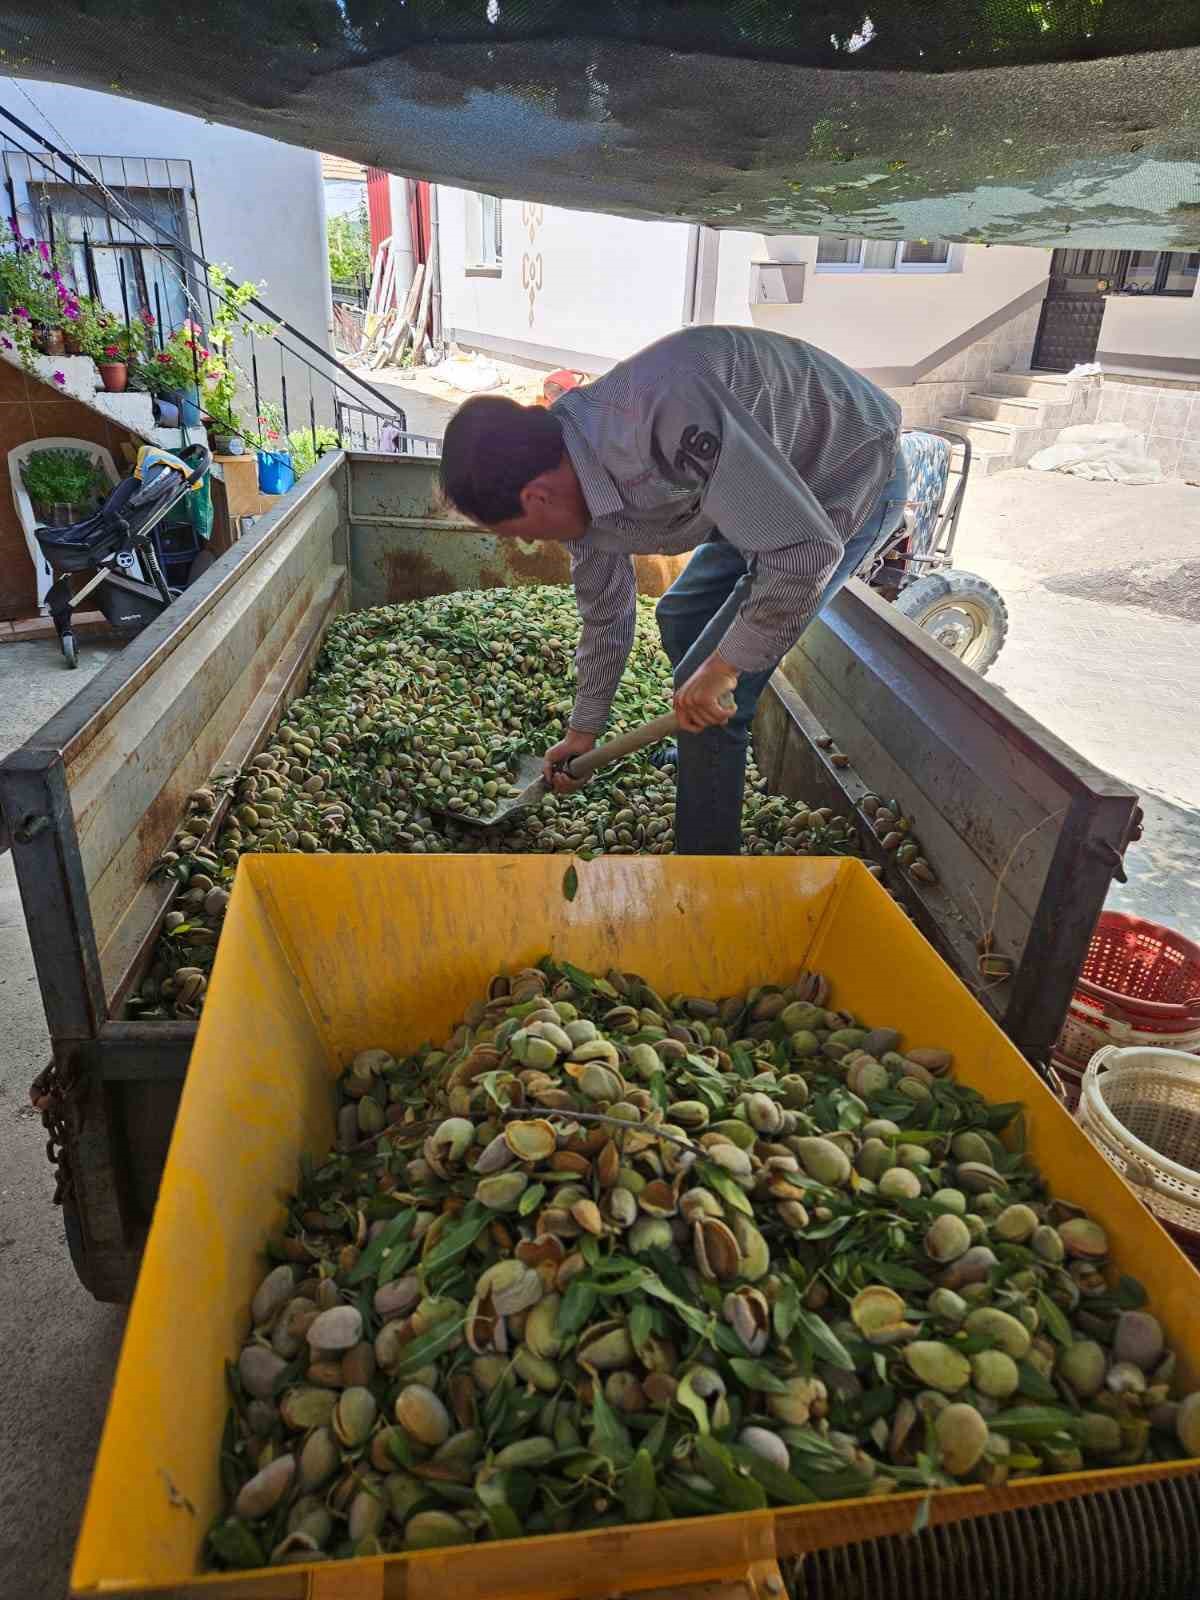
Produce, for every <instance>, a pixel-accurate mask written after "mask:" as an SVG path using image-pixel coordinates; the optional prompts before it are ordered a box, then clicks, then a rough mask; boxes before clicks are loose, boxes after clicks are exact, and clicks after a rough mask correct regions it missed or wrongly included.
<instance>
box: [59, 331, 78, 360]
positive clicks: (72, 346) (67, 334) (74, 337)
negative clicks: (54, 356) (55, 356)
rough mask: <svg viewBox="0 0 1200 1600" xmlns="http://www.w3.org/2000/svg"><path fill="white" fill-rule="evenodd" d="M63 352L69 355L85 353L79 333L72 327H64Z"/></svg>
mask: <svg viewBox="0 0 1200 1600" xmlns="http://www.w3.org/2000/svg"><path fill="white" fill-rule="evenodd" d="M63 354H64V355H68V356H81V355H82V354H83V345H82V344H81V343H80V339H79V335H78V334H77V333H76V332H75V331H74V330H73V329H71V328H64V329H63Z"/></svg>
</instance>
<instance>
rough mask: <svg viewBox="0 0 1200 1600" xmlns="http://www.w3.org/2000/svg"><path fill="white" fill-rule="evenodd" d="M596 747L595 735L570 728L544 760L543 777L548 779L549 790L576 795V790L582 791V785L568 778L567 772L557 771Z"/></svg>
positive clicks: (547, 752)
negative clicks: (573, 758)
mask: <svg viewBox="0 0 1200 1600" xmlns="http://www.w3.org/2000/svg"><path fill="white" fill-rule="evenodd" d="M595 747H596V735H595V734H594V733H581V732H580V730H579V729H578V728H568V729H567V733H566V737H565V738H564V739H560V740H559V741H558V743H557V744H556V745H554V746H553V747H552V748H551V749H549V750H547V751H546V754H545V756H544V757H543V758H542V775H543V776H544V778H545V779H546V784H547V787H548V788H551V789H553V790H554V792H555V794H574V792H575V790H576V789H582V787H583V785H582V784H581V783H576V782H575V781H574V779H572V778H568V777H567V775H566V773H565V772H559V771H557V770H556V769H557V768H559V767H561V766H563V765H564V763H566V762H568V761H570V759H571V757H572V756H581V755H583V754H584V752H585V751H587V750H594V749H595Z"/></svg>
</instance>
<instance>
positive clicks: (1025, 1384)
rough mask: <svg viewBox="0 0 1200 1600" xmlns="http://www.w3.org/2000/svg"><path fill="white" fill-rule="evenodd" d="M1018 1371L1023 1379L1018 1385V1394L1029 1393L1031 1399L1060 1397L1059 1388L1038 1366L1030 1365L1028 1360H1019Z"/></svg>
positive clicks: (1054, 1398)
mask: <svg viewBox="0 0 1200 1600" xmlns="http://www.w3.org/2000/svg"><path fill="white" fill-rule="evenodd" d="M1017 1373H1018V1375H1019V1377H1020V1380H1021V1381H1020V1383H1019V1384H1018V1385H1017V1393H1018V1394H1023V1395H1028V1397H1029V1398H1030V1399H1031V1400H1051V1401H1053V1400H1057V1399H1058V1390H1057V1389H1056V1388H1055V1387H1054V1385H1053V1384H1052V1383H1051V1382H1050V1380H1049V1378H1047V1377H1045V1376H1044V1375H1043V1374H1042V1373H1040V1372H1039V1371H1038V1369H1037V1368H1036V1367H1032V1366H1030V1364H1029V1362H1028V1361H1018V1362H1017Z"/></svg>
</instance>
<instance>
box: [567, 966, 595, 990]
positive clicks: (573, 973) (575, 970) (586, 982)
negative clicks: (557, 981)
mask: <svg viewBox="0 0 1200 1600" xmlns="http://www.w3.org/2000/svg"><path fill="white" fill-rule="evenodd" d="M562 974H563V977H564V978H566V979H567V980H568V981H569V982H570V983H571V984H572V985H573V986H574V987H575V988H576V989H582V991H583V993H584V994H591V993H592V992H593V990H594V989H595V988H596V980H595V978H593V977H592V976H591V975H590V974H589V973H586V972H584V971H582V969H581V968H579V967H573V966H572V965H571V963H570V962H569V961H564V962H563V963H562Z"/></svg>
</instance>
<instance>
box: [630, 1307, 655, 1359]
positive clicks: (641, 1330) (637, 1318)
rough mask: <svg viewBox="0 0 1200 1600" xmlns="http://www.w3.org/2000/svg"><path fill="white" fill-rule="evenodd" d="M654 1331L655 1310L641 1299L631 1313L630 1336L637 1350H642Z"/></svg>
mask: <svg viewBox="0 0 1200 1600" xmlns="http://www.w3.org/2000/svg"><path fill="white" fill-rule="evenodd" d="M653 1332H654V1310H653V1308H652V1307H651V1306H649V1305H647V1303H646V1302H645V1301H644V1300H639V1301H638V1303H637V1305H635V1306H634V1308H633V1310H632V1311H631V1312H630V1313H629V1338H630V1340H631V1342H632V1344H633V1348H634V1349H635V1350H640V1349H641V1348H642V1346H643V1345H644V1344H645V1342H646V1340H647V1339H648V1338H649V1337H650V1335H651V1334H652V1333H653Z"/></svg>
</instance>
